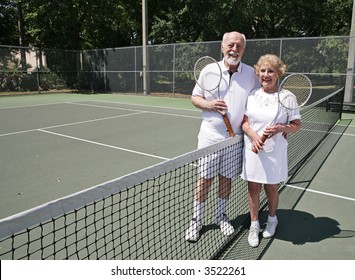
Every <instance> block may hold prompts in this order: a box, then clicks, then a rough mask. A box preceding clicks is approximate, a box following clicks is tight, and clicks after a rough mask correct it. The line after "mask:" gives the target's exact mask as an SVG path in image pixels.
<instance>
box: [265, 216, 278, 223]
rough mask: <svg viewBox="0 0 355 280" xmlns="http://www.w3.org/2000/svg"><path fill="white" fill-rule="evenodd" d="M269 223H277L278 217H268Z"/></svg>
mask: <svg viewBox="0 0 355 280" xmlns="http://www.w3.org/2000/svg"><path fill="white" fill-rule="evenodd" d="M267 221H268V222H270V223H276V222H277V217H276V215H275V216H274V217H271V216H268V218H267Z"/></svg>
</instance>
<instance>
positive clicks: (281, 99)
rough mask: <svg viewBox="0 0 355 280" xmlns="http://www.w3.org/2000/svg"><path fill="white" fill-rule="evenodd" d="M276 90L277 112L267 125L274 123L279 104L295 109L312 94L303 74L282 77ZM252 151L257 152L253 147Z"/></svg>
mask: <svg viewBox="0 0 355 280" xmlns="http://www.w3.org/2000/svg"><path fill="white" fill-rule="evenodd" d="M277 92H278V94H277V98H278V108H277V113H276V116H275V119H274V120H273V121H272V122H271V124H270V125H269V126H272V125H275V122H276V120H277V118H278V116H279V111H280V105H281V106H282V107H284V108H286V109H288V110H295V109H298V108H300V107H302V106H304V105H305V104H306V103H307V101H308V100H309V98H310V97H311V94H312V82H311V80H310V79H309V78H308V77H307V76H306V75H304V74H297V73H295V74H291V75H289V76H287V77H286V78H285V79H283V81H282V82H281V84H280V86H279V88H278V91H277ZM270 136H271V135H269V134H263V135H262V136H261V141H262V142H263V143H264V142H265V141H266V139H267V138H269V137H270ZM252 151H253V152H254V153H256V154H257V153H258V151H257V150H256V148H255V147H253V148H252Z"/></svg>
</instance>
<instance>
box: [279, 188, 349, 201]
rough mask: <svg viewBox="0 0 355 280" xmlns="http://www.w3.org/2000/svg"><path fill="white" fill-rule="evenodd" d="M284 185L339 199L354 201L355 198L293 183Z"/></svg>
mask: <svg viewBox="0 0 355 280" xmlns="http://www.w3.org/2000/svg"><path fill="white" fill-rule="evenodd" d="M285 186H286V187H289V188H293V189H298V190H303V191H306V192H312V193H317V194H322V195H326V196H331V197H336V198H341V199H345V200H350V201H354V202H355V198H351V197H346V196H341V195H337V194H332V193H326V192H321V191H315V190H310V189H306V188H302V187H298V186H294V185H289V184H286V185H285Z"/></svg>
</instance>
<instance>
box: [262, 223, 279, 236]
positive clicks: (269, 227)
mask: <svg viewBox="0 0 355 280" xmlns="http://www.w3.org/2000/svg"><path fill="white" fill-rule="evenodd" d="M277 224H278V222H277V221H276V222H266V228H265V229H264V231H263V237H264V238H270V237H271V236H273V235H274V234H275V231H276V227H277Z"/></svg>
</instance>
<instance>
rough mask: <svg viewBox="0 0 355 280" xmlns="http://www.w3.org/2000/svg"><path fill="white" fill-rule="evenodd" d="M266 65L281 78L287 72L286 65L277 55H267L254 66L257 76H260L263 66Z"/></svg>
mask: <svg viewBox="0 0 355 280" xmlns="http://www.w3.org/2000/svg"><path fill="white" fill-rule="evenodd" d="M265 64H268V65H270V66H271V67H272V68H273V69H274V70H275V71H276V72H277V73H278V74H279V76H280V77H281V76H283V75H284V74H285V72H286V65H285V64H284V63H283V62H282V60H281V59H280V58H279V57H278V56H277V55H274V54H265V55H263V56H261V57H260V58H259V61H258V63H257V64H255V65H254V69H255V73H256V74H257V75H259V72H260V68H261V66H262V65H265Z"/></svg>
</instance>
